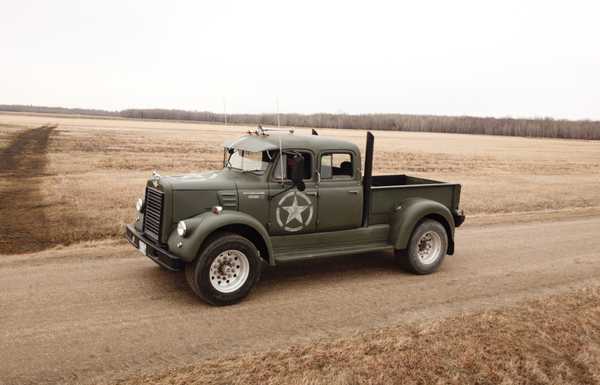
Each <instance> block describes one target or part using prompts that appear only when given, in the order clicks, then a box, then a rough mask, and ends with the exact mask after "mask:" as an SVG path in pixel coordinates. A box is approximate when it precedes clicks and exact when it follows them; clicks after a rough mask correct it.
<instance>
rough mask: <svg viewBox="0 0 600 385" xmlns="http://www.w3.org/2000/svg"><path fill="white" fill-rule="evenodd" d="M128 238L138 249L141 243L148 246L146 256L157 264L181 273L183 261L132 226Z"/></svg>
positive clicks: (129, 226)
mask: <svg viewBox="0 0 600 385" xmlns="http://www.w3.org/2000/svg"><path fill="white" fill-rule="evenodd" d="M126 237H127V240H128V241H129V243H131V244H132V245H133V246H134V247H135V248H136V249H138V250H139V249H140V242H143V243H144V244H145V245H146V253H145V255H146V256H147V257H148V258H150V259H151V260H153V261H154V262H155V263H157V264H159V265H160V266H162V267H164V268H165V269H168V270H171V271H180V270H182V269H183V267H184V263H183V261H182V260H181V259H180V258H179V257H176V256H175V255H173V254H171V253H169V251H168V250H166V249H163V248H162V247H160V246H158V245H156V244H155V243H154V242H153V241H152V240H150V239H148V238H147V237H145V236H144V235H143V234H141V233H139V232H138V231H137V230H136V229H135V228H134V227H133V226H132V225H127V230H126Z"/></svg>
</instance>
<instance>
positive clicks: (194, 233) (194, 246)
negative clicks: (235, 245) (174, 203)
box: [168, 211, 274, 265]
mask: <svg viewBox="0 0 600 385" xmlns="http://www.w3.org/2000/svg"><path fill="white" fill-rule="evenodd" d="M185 221H186V223H188V226H189V228H190V234H189V235H187V236H186V237H183V238H182V237H180V236H179V235H178V234H177V231H173V232H172V233H171V235H170V237H169V240H168V245H169V249H170V250H172V252H173V253H174V254H176V255H177V256H179V257H180V258H181V259H182V260H184V261H185V262H192V261H193V260H194V259H196V257H197V256H198V255H199V253H200V251H201V250H202V249H203V247H205V246H206V242H208V241H209V238H211V237H212V236H213V235H215V234H217V233H219V232H226V233H233V234H238V235H241V236H243V237H245V238H247V239H248V240H249V241H251V242H252V243H253V244H254V245H255V246H256V248H257V249H258V251H259V252H260V257H261V258H262V259H263V260H264V261H265V262H267V263H268V264H271V265H272V264H273V263H274V259H273V249H272V245H271V239H270V237H269V234H268V233H267V230H266V229H265V228H264V226H263V225H262V224H261V223H260V222H258V221H257V220H256V219H255V218H253V217H251V216H250V215H248V214H245V213H241V212H238V211H223V212H222V213H221V214H213V213H212V212H208V213H204V214H200V215H198V216H195V217H193V218H189V219H186V220H185Z"/></svg>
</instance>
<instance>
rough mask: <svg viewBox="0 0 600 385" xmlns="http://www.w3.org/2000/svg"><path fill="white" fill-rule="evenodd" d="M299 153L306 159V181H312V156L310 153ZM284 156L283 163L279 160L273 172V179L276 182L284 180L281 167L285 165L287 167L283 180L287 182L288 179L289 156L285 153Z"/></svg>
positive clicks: (284, 170) (284, 169) (284, 168)
mask: <svg viewBox="0 0 600 385" xmlns="http://www.w3.org/2000/svg"><path fill="white" fill-rule="evenodd" d="M298 153H299V154H300V155H302V157H303V158H304V178H302V179H304V180H306V179H312V156H311V154H310V153H309V152H303V151H298ZM282 156H283V158H282V159H283V162H282V161H281V159H278V161H277V164H276V165H275V169H274V170H273V179H275V180H282V179H281V177H282V169H281V165H282V164H284V165H285V167H283V180H287V179H288V177H287V176H288V174H289V171H288V167H289V166H288V161H287V159H288V156H287V154H286V153H285V152H284V153H283V154H282Z"/></svg>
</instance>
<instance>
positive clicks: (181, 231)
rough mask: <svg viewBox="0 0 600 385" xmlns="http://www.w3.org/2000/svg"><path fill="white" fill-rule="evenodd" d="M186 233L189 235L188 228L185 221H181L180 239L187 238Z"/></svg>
mask: <svg viewBox="0 0 600 385" xmlns="http://www.w3.org/2000/svg"><path fill="white" fill-rule="evenodd" d="M185 233H187V226H186V224H185V222H184V221H179V223H178V224H177V234H179V236H180V237H185Z"/></svg>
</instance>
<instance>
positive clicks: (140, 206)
mask: <svg viewBox="0 0 600 385" xmlns="http://www.w3.org/2000/svg"><path fill="white" fill-rule="evenodd" d="M135 209H136V210H137V211H138V212H139V213H141V212H142V210H143V209H144V200H143V199H142V198H138V200H137V202H135Z"/></svg>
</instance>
